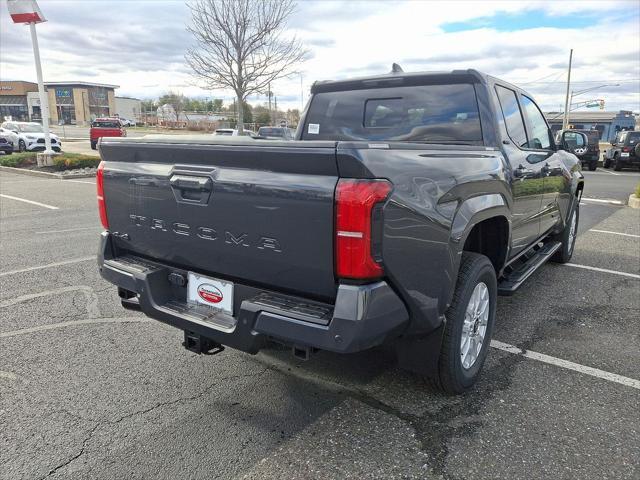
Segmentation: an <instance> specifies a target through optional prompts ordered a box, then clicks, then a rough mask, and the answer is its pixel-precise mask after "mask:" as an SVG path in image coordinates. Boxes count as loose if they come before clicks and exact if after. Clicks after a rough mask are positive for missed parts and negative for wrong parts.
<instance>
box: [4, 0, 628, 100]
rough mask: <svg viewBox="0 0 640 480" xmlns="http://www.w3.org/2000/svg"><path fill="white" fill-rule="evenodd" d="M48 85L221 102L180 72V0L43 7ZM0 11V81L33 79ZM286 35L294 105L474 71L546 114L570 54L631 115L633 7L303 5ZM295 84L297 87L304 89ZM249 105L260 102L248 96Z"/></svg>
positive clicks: (584, 80)
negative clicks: (346, 91)
mask: <svg viewBox="0 0 640 480" xmlns="http://www.w3.org/2000/svg"><path fill="white" fill-rule="evenodd" d="M39 4H40V7H41V9H42V10H43V13H44V15H45V16H46V17H47V19H48V20H49V21H48V22H47V23H44V24H42V25H39V26H38V35H39V38H40V48H41V56H42V62H43V70H44V78H45V81H70V80H79V81H88V82H98V83H111V84H117V85H120V88H119V89H118V90H117V91H116V94H117V95H121V96H134V97H138V98H156V97H158V96H159V95H161V94H162V93H164V92H166V91H168V90H175V91H180V92H182V93H184V94H186V95H190V96H198V97H207V98H224V99H225V102H226V101H228V100H229V99H230V98H231V97H232V95H231V92H227V91H222V90H216V91H207V90H203V89H201V88H199V87H198V85H197V80H195V79H194V78H193V77H191V76H190V74H189V69H188V67H187V66H186V64H185V61H184V53H185V51H186V49H187V48H188V46H189V45H190V44H191V43H192V38H191V36H190V34H189V33H188V32H187V31H186V29H185V26H186V24H187V23H188V22H189V21H190V18H189V9H188V7H187V6H186V5H185V2H183V1H169V0H164V1H162V0H156V1H152V0H146V1H134V0H120V1H117V0H111V1H98V0H77V1H57V0H40V2H39ZM6 8H7V7H6V2H4V1H2V6H1V7H0V15H1V18H0V78H1V79H2V80H28V81H35V68H34V65H33V54H32V50H31V41H30V37H29V31H28V27H25V26H21V25H13V24H11V21H10V18H9V17H8V13H7V9H6ZM289 27H290V33H291V34H292V35H293V34H295V35H297V36H299V37H300V38H301V39H302V40H303V41H304V43H305V44H306V46H307V47H308V48H309V49H310V50H311V54H312V55H311V56H312V58H311V59H310V60H309V61H307V62H306V63H305V64H303V65H301V70H302V71H303V75H302V79H301V77H300V76H296V77H294V78H291V79H290V80H283V81H280V82H279V83H278V84H276V85H274V86H273V88H272V90H273V91H274V92H275V94H276V95H277V97H278V104H279V106H283V107H285V108H287V107H288V108H297V107H300V104H301V95H304V101H306V99H307V96H308V91H309V87H310V86H311V84H312V83H313V81H315V80H323V79H339V78H346V77H355V76H362V75H370V74H380V73H387V72H388V71H389V70H390V69H391V64H392V62H397V63H399V64H400V65H402V67H403V68H404V70H405V71H425V70H451V69H461V68H477V69H479V70H481V71H484V72H486V73H489V74H492V75H495V76H498V77H500V78H503V79H505V80H508V81H511V82H513V83H515V84H517V85H519V86H522V87H523V88H525V89H527V90H529V91H530V92H531V93H533V94H534V95H535V97H536V98H537V99H538V101H539V102H540V103H541V104H542V106H543V108H544V109H545V110H559V109H560V108H561V105H562V104H563V101H564V89H565V86H566V85H565V81H566V67H567V63H568V57H569V49H570V48H571V47H573V48H574V70H573V73H572V81H573V89H575V90H583V89H586V88H589V87H596V86H599V85H601V84H620V85H619V86H617V87H606V88H602V89H598V90H596V91H594V92H593V93H585V94H584V95H582V96H580V97H578V98H576V101H578V100H589V99H592V98H594V99H595V98H603V99H605V101H606V109H607V110H619V109H632V110H634V111H639V110H640V93H639V92H640V2H638V1H637V0H632V1H613V0H597V1H593V2H590V1H584V0H582V1H571V0H565V1H553V2H552V1H531V2H520V1H499V2H483V1H472V2H464V1H455V0H454V1H442V2H426V1H424V2H422V1H417V0H416V1H337V0H336V1H301V2H299V4H298V9H297V12H296V14H295V16H294V17H292V18H291V21H290V24H289ZM301 80H302V84H301ZM250 101H251V102H253V103H258V102H262V101H264V98H260V97H256V98H252V99H250Z"/></svg>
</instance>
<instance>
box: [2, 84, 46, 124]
mask: <svg viewBox="0 0 640 480" xmlns="http://www.w3.org/2000/svg"><path fill="white" fill-rule="evenodd" d="M37 98H38V84H37V83H33V82H23V81H15V82H0V122H2V121H3V120H4V118H5V117H11V118H12V119H13V120H17V121H21V122H27V121H29V120H31V118H33V117H34V115H35V117H36V118H38V119H40V102H39V101H38V102H37V104H34V99H37ZM34 106H35V107H36V109H35V112H34V108H33V107H34Z"/></svg>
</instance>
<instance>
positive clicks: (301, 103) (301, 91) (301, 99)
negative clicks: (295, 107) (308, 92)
mask: <svg viewBox="0 0 640 480" xmlns="http://www.w3.org/2000/svg"><path fill="white" fill-rule="evenodd" d="M302 110H304V88H302V74H300V113H302Z"/></svg>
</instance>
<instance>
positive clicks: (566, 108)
mask: <svg viewBox="0 0 640 480" xmlns="http://www.w3.org/2000/svg"><path fill="white" fill-rule="evenodd" d="M572 60H573V48H572V49H571V52H570V53H569V71H568V72H567V94H566V95H565V99H564V118H563V119H562V130H566V129H567V127H568V125H569V88H570V87H571V61H572Z"/></svg>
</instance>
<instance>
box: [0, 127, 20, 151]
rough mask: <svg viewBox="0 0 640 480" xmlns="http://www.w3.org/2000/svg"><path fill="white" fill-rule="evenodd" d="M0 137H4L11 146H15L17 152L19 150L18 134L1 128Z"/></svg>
mask: <svg viewBox="0 0 640 480" xmlns="http://www.w3.org/2000/svg"><path fill="white" fill-rule="evenodd" d="M0 137H4V138H6V139H7V140H9V142H10V143H11V145H13V148H14V150H16V151H17V150H18V134H17V133H13V132H12V131H11V130H9V129H8V128H2V127H0Z"/></svg>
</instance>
